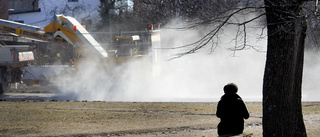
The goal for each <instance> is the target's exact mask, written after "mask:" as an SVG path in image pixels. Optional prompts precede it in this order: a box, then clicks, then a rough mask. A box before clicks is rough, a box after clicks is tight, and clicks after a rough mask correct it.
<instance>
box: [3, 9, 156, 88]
mask: <svg viewBox="0 0 320 137" xmlns="http://www.w3.org/2000/svg"><path fill="white" fill-rule="evenodd" d="M148 32H149V33H150V34H151V35H150V39H152V40H153V41H151V44H150V45H152V47H153V48H152V49H158V48H159V46H160V42H159V40H160V35H159V31H153V30H149V31H148ZM0 36H2V37H5V38H0V44H1V45H0V83H1V84H0V93H3V92H5V91H6V90H7V89H8V86H9V85H10V83H15V82H20V81H21V79H22V77H23V67H25V66H27V65H28V63H30V61H32V60H34V58H35V57H34V55H33V52H32V50H33V49H34V48H36V47H37V44H38V43H61V44H66V43H67V44H70V45H72V46H73V55H72V59H70V60H71V62H72V63H73V65H74V67H77V65H78V64H80V63H79V62H91V61H93V60H99V61H102V62H103V63H102V64H107V65H109V66H108V67H110V65H111V66H112V65H117V64H121V63H123V62H128V61H131V60H135V59H138V58H141V56H142V55H148V54H147V53H146V51H147V50H145V48H141V47H140V46H139V45H138V43H137V42H138V41H139V40H140V38H139V36H118V37H115V39H114V44H113V45H108V46H109V47H107V48H106V47H102V46H101V45H100V44H99V43H98V42H97V41H96V39H95V38H94V37H93V36H92V35H91V34H90V33H89V32H88V31H87V30H86V29H85V27H84V26H82V25H81V24H80V23H79V22H78V21H77V20H76V19H74V18H73V17H69V16H64V15H55V17H54V19H53V21H52V22H51V23H49V24H48V25H47V26H45V27H44V30H41V29H40V27H37V26H31V25H27V24H22V23H17V22H12V21H8V20H2V19H0ZM7 37H13V40H11V42H9V41H8V40H6V39H7ZM155 37H156V38H155ZM15 39H24V41H23V42H18V41H16V40H15ZM26 41H27V42H26ZM124 43H127V44H124ZM10 45H11V46H10ZM17 45H23V46H17ZM20 47H23V48H20ZM142 50H143V51H142ZM155 56H157V54H154V53H153V54H152V60H156V59H158V57H155ZM152 62H154V61H152ZM29 73H30V72H29Z"/></svg>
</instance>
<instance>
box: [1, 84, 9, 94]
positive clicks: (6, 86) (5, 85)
mask: <svg viewBox="0 0 320 137" xmlns="http://www.w3.org/2000/svg"><path fill="white" fill-rule="evenodd" d="M9 85H10V84H9V83H8V82H7V81H2V83H0V94H3V93H4V92H6V91H7V90H8V88H9Z"/></svg>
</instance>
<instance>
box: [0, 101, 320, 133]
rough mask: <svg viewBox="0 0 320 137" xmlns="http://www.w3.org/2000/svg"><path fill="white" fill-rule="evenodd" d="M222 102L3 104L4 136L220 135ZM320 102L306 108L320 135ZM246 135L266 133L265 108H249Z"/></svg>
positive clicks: (313, 129) (312, 126)
mask: <svg viewBox="0 0 320 137" xmlns="http://www.w3.org/2000/svg"><path fill="white" fill-rule="evenodd" d="M216 105H217V103H151V102H150V103H135V102H10V101H9V102H0V109H1V111H0V121H1V123H0V136H61V135H62V136H80V135H102V136H107V135H113V136H117V135H122V136H131V137H138V136H146V137H147V136H148V137H149V136H163V137H164V136H178V137H180V136H200V135H201V136H217V134H216V126H217V124H218V122H219V119H218V118H216V116H215V112H216ZM319 106H320V102H306V103H304V104H303V111H304V114H305V115H304V117H305V119H306V122H305V123H306V127H307V129H308V135H309V136H317V137H318V136H320V133H319V129H320V128H319V125H320V109H319ZM247 107H248V110H249V112H250V114H251V118H249V120H247V121H246V122H245V123H246V129H245V131H246V132H253V133H254V134H255V136H262V135H261V133H262V131H261V116H262V107H261V103H253V102H252V103H247Z"/></svg>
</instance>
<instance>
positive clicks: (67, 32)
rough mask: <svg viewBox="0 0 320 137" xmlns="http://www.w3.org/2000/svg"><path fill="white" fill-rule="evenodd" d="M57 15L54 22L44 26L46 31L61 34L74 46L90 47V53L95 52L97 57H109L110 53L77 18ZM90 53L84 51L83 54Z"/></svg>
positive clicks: (55, 34) (56, 34)
mask: <svg viewBox="0 0 320 137" xmlns="http://www.w3.org/2000/svg"><path fill="white" fill-rule="evenodd" d="M55 17H56V18H55V20H54V21H53V22H51V23H50V24H48V25H47V26H46V27H44V30H45V32H46V33H51V34H52V35H53V36H54V37H57V36H60V37H62V38H63V39H64V40H66V41H67V42H68V43H69V44H71V45H73V46H74V47H77V46H79V47H84V48H85V49H90V51H91V52H90V53H93V54H94V55H95V56H96V57H99V58H105V57H108V53H107V52H106V51H105V50H104V49H103V48H102V47H101V46H100V44H99V43H98V42H97V41H96V40H95V39H94V38H93V37H92V36H91V35H90V34H89V32H88V31H87V30H86V29H85V28H84V27H83V26H82V25H81V24H80V23H79V22H78V21H77V20H76V19H75V18H73V17H69V16H63V15H56V16H55ZM90 53H89V52H85V51H82V54H90ZM82 56H88V55H82ZM90 56H92V55H90Z"/></svg>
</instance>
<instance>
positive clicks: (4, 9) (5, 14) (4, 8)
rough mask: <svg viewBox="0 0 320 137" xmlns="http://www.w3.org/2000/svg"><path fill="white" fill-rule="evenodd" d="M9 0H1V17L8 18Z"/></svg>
mask: <svg viewBox="0 0 320 137" xmlns="http://www.w3.org/2000/svg"><path fill="white" fill-rule="evenodd" d="M8 5H9V3H8V0H0V19H6V20H7V19H8V15H9V14H8V9H9V8H8Z"/></svg>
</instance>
